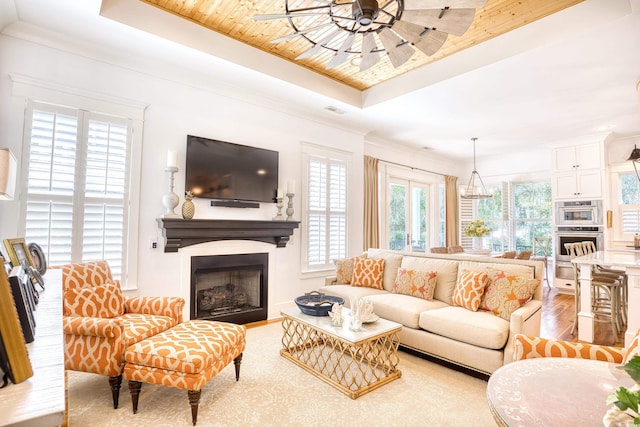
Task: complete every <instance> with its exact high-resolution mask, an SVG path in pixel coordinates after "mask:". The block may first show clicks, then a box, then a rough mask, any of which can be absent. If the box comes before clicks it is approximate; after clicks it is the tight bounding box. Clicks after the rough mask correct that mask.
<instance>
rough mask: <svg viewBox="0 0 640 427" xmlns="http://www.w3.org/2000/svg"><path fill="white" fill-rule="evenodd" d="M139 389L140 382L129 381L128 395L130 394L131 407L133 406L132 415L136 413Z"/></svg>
mask: <svg viewBox="0 0 640 427" xmlns="http://www.w3.org/2000/svg"><path fill="white" fill-rule="evenodd" d="M141 389H142V383H141V382H140V381H132V380H129V393H131V406H133V413H134V414H135V413H137V412H138V398H139V397H140V390H141Z"/></svg>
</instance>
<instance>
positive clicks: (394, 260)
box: [367, 249, 402, 292]
mask: <svg viewBox="0 0 640 427" xmlns="http://www.w3.org/2000/svg"><path fill="white" fill-rule="evenodd" d="M367 258H373V259H384V273H383V276H382V287H383V288H384V289H385V290H387V291H389V292H391V291H392V290H393V284H394V283H395V281H396V276H397V275H398V268H400V264H401V263H402V255H400V254H398V253H394V252H390V251H389V250H385V249H369V250H368V251H367Z"/></svg>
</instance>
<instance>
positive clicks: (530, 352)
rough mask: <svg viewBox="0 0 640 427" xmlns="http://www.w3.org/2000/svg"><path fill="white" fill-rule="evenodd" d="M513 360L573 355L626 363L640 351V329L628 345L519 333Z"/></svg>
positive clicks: (515, 338) (573, 356)
mask: <svg viewBox="0 0 640 427" xmlns="http://www.w3.org/2000/svg"><path fill="white" fill-rule="evenodd" d="M513 339H514V351H513V360H514V361H516V360H522V359H533V358H536V357H572V358H579V359H591V360H602V361H604V362H612V363H619V364H623V365H624V364H626V363H627V362H628V361H629V360H630V359H631V358H632V357H633V356H636V355H638V353H639V351H640V345H639V340H640V330H639V331H638V332H636V335H635V337H634V338H633V340H632V341H631V343H630V344H629V346H628V347H626V348H622V347H612V346H606V345H598V344H588V343H582V342H572V341H562V340H557V339H549V338H542V337H533V336H528V335H522V334H518V335H516V336H514V337H513Z"/></svg>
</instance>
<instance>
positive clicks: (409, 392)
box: [68, 323, 495, 427]
mask: <svg viewBox="0 0 640 427" xmlns="http://www.w3.org/2000/svg"><path fill="white" fill-rule="evenodd" d="M281 337H282V325H281V324H280V323H273V324H269V325H266V326H261V327H257V328H251V329H249V330H248V331H247V348H246V349H245V352H244V357H243V359H242V366H241V369H240V381H238V382H236V380H235V372H234V368H233V363H232V364H230V365H229V366H227V367H226V368H225V369H224V370H223V371H222V372H220V373H219V374H218V375H217V376H216V377H215V378H214V379H213V380H211V381H210V382H209V383H208V384H207V385H206V387H204V388H203V389H202V398H201V400H200V408H199V413H198V424H197V425H198V426H200V427H209V426H210V427H231V426H234V427H235V426H305V427H314V426H318V427H319V426H338V427H339V426H350V427H360V426H368V427H371V426H406V427H411V426H476V427H478V426H479V427H482V426H494V425H495V423H494V422H493V418H492V417H491V413H490V412H489V408H488V406H487V398H486V388H487V383H486V382H485V381H483V380H481V379H477V378H474V377H472V376H469V375H467V374H464V373H462V372H458V371H455V370H452V369H449V368H446V367H444V366H441V365H439V364H436V363H433V362H430V361H427V360H424V359H421V358H418V357H416V356H413V355H410V354H407V353H404V352H401V353H400V365H399V368H400V370H401V371H402V376H401V377H400V378H399V379H397V380H394V381H392V382H390V383H388V384H385V385H383V386H382V387H380V388H378V389H376V390H373V391H371V392H370V393H367V394H365V395H364V396H361V397H359V398H358V399H356V400H352V399H350V398H349V397H348V396H346V395H344V394H342V393H341V392H339V391H338V390H336V389H335V388H333V387H331V386H330V385H328V384H326V383H325V382H323V381H321V380H320V379H318V378H316V377H314V376H313V375H311V374H310V373H308V372H306V371H305V370H303V369H302V368H300V367H298V366H296V365H294V364H293V363H291V362H290V361H288V360H286V359H284V358H283V357H281V356H280V353H279V350H280V347H281V341H280V340H281ZM68 379H69V425H71V426H123V425H131V426H154V427H161V426H162V427H164V426H167V427H168V426H171V427H175V426H190V425H191V409H190V407H189V402H188V398H187V392H186V391H184V390H179V389H174V388H169V387H161V386H155V385H150V384H143V385H142V392H141V394H140V401H139V406H138V413H137V414H133V411H132V410H131V398H130V396H129V390H128V387H127V385H126V384H123V387H122V390H121V392H120V407H119V408H118V409H116V410H114V409H113V405H112V402H111V392H110V391H109V386H108V382H107V379H106V378H105V377H102V376H99V375H93V374H87V373H80V372H71V371H69V372H68Z"/></svg>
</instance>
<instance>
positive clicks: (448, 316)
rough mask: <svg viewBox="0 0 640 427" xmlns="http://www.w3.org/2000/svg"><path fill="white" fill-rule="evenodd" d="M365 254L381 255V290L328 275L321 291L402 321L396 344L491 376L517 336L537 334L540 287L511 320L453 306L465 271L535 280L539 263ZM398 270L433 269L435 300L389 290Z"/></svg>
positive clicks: (539, 274)
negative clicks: (359, 300)
mask: <svg viewBox="0 0 640 427" xmlns="http://www.w3.org/2000/svg"><path fill="white" fill-rule="evenodd" d="M367 257H368V258H377V259H379V258H383V259H384V260H385V262H384V272H383V288H384V289H374V288H370V287H356V286H351V285H349V284H340V283H337V281H336V277H331V278H328V279H327V281H326V282H327V283H326V286H324V287H322V288H320V289H319V291H320V292H322V293H324V294H326V295H334V296H340V297H343V298H344V299H345V306H347V307H348V305H349V298H350V297H367V298H369V299H370V300H371V301H373V304H374V310H375V313H376V314H377V315H378V316H380V317H382V318H385V319H389V320H392V321H394V322H398V323H400V324H402V331H401V333H400V344H401V345H402V346H403V347H406V348H409V349H412V350H415V351H418V352H422V353H425V354H428V355H431V356H435V357H437V358H439V359H443V360H446V361H449V362H452V363H455V364H457V365H460V366H464V367H466V368H470V369H472V370H475V371H478V372H481V373H483V374H491V373H492V372H493V371H495V370H496V369H498V368H499V367H500V366H502V365H503V364H506V363H509V362H511V361H512V358H513V336H514V335H515V334H526V335H534V336H538V335H540V321H541V316H542V301H541V300H542V292H543V287H542V286H541V285H538V287H537V289H536V290H535V292H534V294H533V296H532V298H531V299H530V300H529V301H528V302H526V303H525V304H524V305H523V306H521V307H520V308H517V309H516V310H515V311H513V313H511V316H510V321H507V320H504V319H502V318H501V317H499V316H496V315H495V314H493V313H492V312H489V311H483V310H478V311H471V310H468V309H466V308H463V307H459V306H454V305H452V297H453V293H454V288H455V285H456V281H457V278H458V274H459V273H460V271H462V270H468V271H479V270H483V271H496V270H499V271H505V272H507V273H508V274H509V275H514V276H519V277H526V278H528V279H539V282H540V283H541V282H542V278H543V271H544V265H543V263H542V261H525V260H514V259H505V258H490V257H480V256H475V255H468V254H431V253H428V254H422V253H415V252H399V251H391V250H383V249H370V250H368V251H367ZM399 268H406V269H414V270H421V271H436V272H437V277H436V286H435V291H434V296H433V300H431V301H429V300H426V299H422V298H418V297H415V296H410V295H405V294H399V293H393V292H392V290H393V284H394V282H395V279H396V275H397V272H398V269H399Z"/></svg>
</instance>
